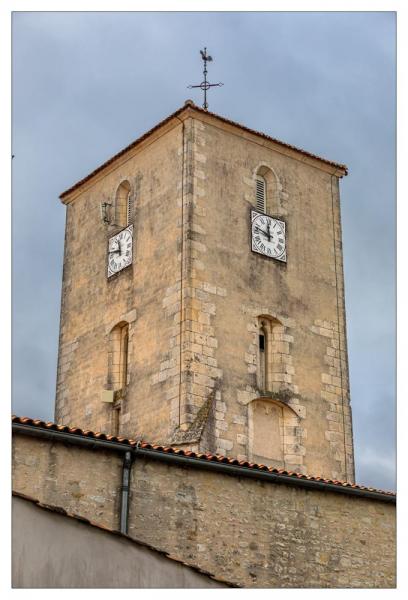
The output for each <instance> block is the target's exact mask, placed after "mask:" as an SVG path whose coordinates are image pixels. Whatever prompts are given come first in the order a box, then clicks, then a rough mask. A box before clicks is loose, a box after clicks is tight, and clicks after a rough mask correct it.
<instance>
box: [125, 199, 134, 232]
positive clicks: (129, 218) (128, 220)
mask: <svg viewBox="0 0 408 600" xmlns="http://www.w3.org/2000/svg"><path fill="white" fill-rule="evenodd" d="M126 204H127V206H126V209H127V210H126V213H127V214H126V225H130V224H131V222H132V212H133V210H132V209H133V202H132V193H131V192H129V194H128V197H127V203H126Z"/></svg>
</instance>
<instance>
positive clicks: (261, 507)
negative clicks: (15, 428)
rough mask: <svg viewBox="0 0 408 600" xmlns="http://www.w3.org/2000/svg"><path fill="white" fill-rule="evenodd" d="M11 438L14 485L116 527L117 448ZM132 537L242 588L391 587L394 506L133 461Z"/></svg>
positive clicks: (23, 436)
mask: <svg viewBox="0 0 408 600" xmlns="http://www.w3.org/2000/svg"><path fill="white" fill-rule="evenodd" d="M13 437H14V443H13V489H14V490H15V491H16V492H19V493H23V494H26V495H29V496H31V497H34V498H36V499H38V500H40V501H41V502H44V503H46V504H51V505H53V506H61V507H62V508H64V509H66V510H68V511H69V512H72V513H74V514H77V515H79V516H83V517H85V518H89V519H90V520H92V521H94V522H96V523H99V524H101V525H106V526H107V527H109V528H112V529H118V526H119V504H120V503H119V500H120V488H121V468H122V458H121V456H120V455H118V454H116V453H115V452H113V451H109V450H100V449H97V450H91V449H86V448H82V447H79V446H73V445H71V444H69V445H67V444H65V443H60V442H51V441H49V440H42V439H40V438H32V437H27V436H26V435H20V434H16V435H15V436H13ZM73 437H74V436H73ZM129 535H130V536H131V537H134V538H135V539H137V540H139V541H142V542H147V543H149V544H151V545H152V546H154V547H155V548H157V549H160V550H164V551H166V552H169V553H170V554H171V555H172V556H174V557H175V558H179V559H180V560H182V561H184V562H186V563H187V564H192V565H197V566H198V567H200V568H201V569H204V570H207V571H210V572H212V573H214V575H215V576H218V577H221V578H223V579H225V580H227V581H231V582H233V583H237V584H239V585H241V586H245V587H277V588H280V587H301V588H304V587H370V588H375V587H394V586H395V506H394V505H393V504H390V503H385V502H381V501H379V500H374V499H370V498H367V497H358V496H350V495H346V494H341V493H334V492H331V491H320V490H308V489H304V488H300V487H296V486H295V485H292V486H289V485H286V484H277V483H269V482H265V481H259V480H255V479H248V478H246V477H236V476H230V475H225V474H222V473H215V472H210V471H205V470H201V469H199V468H191V467H188V468H187V467H180V466H176V465H167V464H165V463H161V462H160V461H157V460H150V459H145V458H138V459H136V461H135V462H134V464H133V466H132V473H131V483H130V506H129Z"/></svg>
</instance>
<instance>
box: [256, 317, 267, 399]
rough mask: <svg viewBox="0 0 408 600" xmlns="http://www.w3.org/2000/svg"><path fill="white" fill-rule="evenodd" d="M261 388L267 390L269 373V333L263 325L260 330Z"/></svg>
mask: <svg viewBox="0 0 408 600" xmlns="http://www.w3.org/2000/svg"><path fill="white" fill-rule="evenodd" d="M258 340H259V387H260V389H261V390H266V389H267V382H266V376H267V373H268V355H267V332H266V330H265V327H264V325H263V324H261V327H260V329H259V338H258Z"/></svg>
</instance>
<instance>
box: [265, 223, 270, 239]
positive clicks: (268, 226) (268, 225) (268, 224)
mask: <svg viewBox="0 0 408 600" xmlns="http://www.w3.org/2000/svg"><path fill="white" fill-rule="evenodd" d="M266 226H267V228H268V242H270V241H271V224H270V223H269V221H268V222H267V224H266Z"/></svg>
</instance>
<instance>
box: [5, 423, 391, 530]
mask: <svg viewBox="0 0 408 600" xmlns="http://www.w3.org/2000/svg"><path fill="white" fill-rule="evenodd" d="M12 429H13V432H14V433H20V434H23V435H29V436H33V437H40V438H45V439H50V440H53V441H56V442H62V443H68V444H73V445H75V446H86V447H88V448H90V449H95V450H96V449H105V450H111V451H114V452H119V453H124V454H125V457H124V466H123V471H122V496H121V528H122V526H123V528H124V530H123V531H122V529H121V531H122V533H124V532H125V531H126V530H127V514H128V510H129V502H128V500H129V478H130V465H131V462H133V460H135V459H136V458H137V457H141V458H149V459H153V460H158V461H161V462H166V463H170V464H175V465H178V466H180V467H193V468H194V467H195V468H197V469H204V470H208V471H215V472H217V473H223V474H224V475H232V476H235V477H249V478H251V479H257V480H260V481H267V482H269V483H278V484H285V485H292V486H295V487H301V488H306V489H309V490H318V491H323V492H334V493H337V494H346V495H348V496H359V497H360V498H370V499H372V500H379V501H380V502H386V503H389V504H396V497H395V496H393V495H389V494H384V493H382V492H378V491H371V490H364V489H360V488H354V487H350V486H340V485H337V484H334V483H325V482H323V481H316V480H312V479H303V478H295V477H293V476H291V475H283V474H281V473H271V472H270V471H262V470H261V469H254V468H249V467H242V466H238V465H231V464H229V463H221V462H217V461H209V460H202V459H199V458H194V457H188V456H181V455H179V454H172V453H169V452H163V451H161V450H153V449H148V448H141V447H140V446H133V445H131V444H127V443H125V442H122V443H119V442H110V441H107V440H99V439H95V438H91V437H87V436H84V435H80V434H72V433H66V432H63V431H55V430H50V429H44V428H41V427H33V426H31V425H23V424H21V423H13V424H12ZM125 470H126V472H125Z"/></svg>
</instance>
